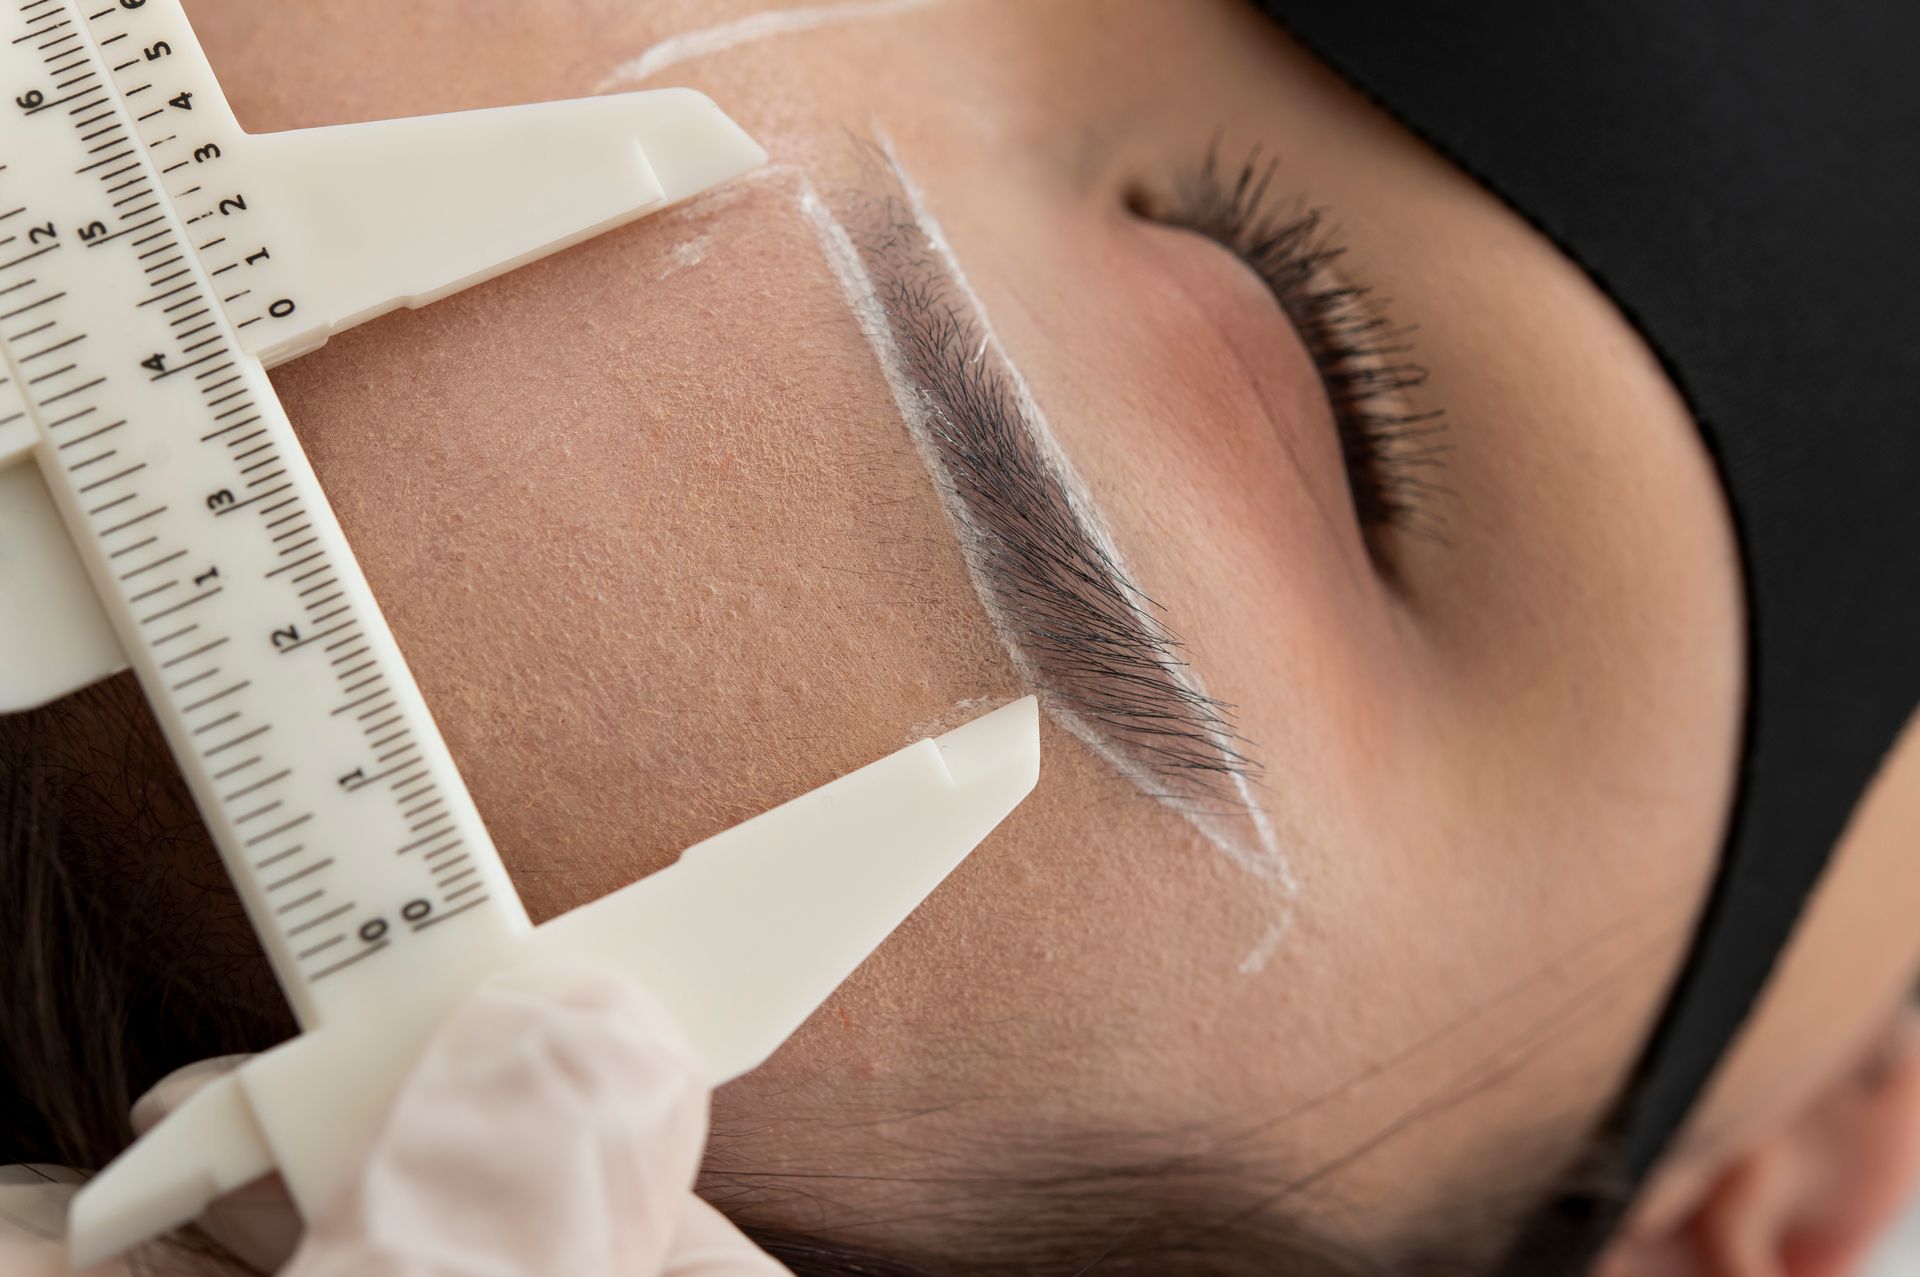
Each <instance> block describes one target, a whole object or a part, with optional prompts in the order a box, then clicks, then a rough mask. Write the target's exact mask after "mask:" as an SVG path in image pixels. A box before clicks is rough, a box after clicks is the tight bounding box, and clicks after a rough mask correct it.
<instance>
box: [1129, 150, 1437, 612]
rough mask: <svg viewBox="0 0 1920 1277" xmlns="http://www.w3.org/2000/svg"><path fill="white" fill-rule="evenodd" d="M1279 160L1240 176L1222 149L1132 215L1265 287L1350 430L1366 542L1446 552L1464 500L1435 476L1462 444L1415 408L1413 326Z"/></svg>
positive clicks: (1258, 163) (1346, 439) (1344, 433)
mask: <svg viewBox="0 0 1920 1277" xmlns="http://www.w3.org/2000/svg"><path fill="white" fill-rule="evenodd" d="M1278 176H1279V163H1278V161H1277V160H1273V159H1271V158H1267V157H1264V156H1263V154H1262V152H1261V151H1260V149H1259V148H1257V147H1256V148H1254V149H1253V150H1252V151H1250V152H1249V153H1248V155H1247V157H1246V159H1245V160H1244V161H1243V162H1242V163H1241V165H1240V166H1239V168H1238V169H1236V170H1234V171H1232V173H1231V174H1230V175H1229V174H1228V173H1227V172H1224V171H1223V170H1222V168H1221V166H1220V160H1219V148H1218V145H1217V144H1215V145H1212V146H1209V148H1208V149H1207V151H1206V152H1205V154H1204V156H1203V158H1202V159H1201V160H1200V162H1199V163H1198V164H1196V165H1194V166H1192V167H1191V168H1189V169H1187V170H1185V171H1183V172H1182V173H1180V174H1179V175H1178V176H1177V177H1176V179H1175V180H1174V182H1173V184H1172V191H1171V194H1170V196H1169V197H1168V198H1166V199H1164V200H1159V201H1156V200H1154V199H1153V198H1151V197H1150V196H1148V195H1145V194H1136V195H1134V196H1133V197H1132V198H1131V199H1130V200H1129V205H1130V207H1131V208H1132V209H1133V210H1134V211H1135V212H1136V213H1137V214H1138V215H1140V216H1142V217H1145V218H1147V219H1149V220H1152V221H1155V222H1159V223H1161V224H1162V225H1167V226H1173V227H1177V228H1179V229H1183V230H1188V231H1192V232H1194V233H1195V234H1198V235H1202V236H1205V237H1206V238H1208V239H1210V240H1212V241H1214V242H1215V243H1217V244H1219V245H1220V246H1221V247H1222V248H1225V249H1226V250H1227V251H1229V252H1231V253H1233V254H1234V255H1235V256H1236V257H1238V258H1239V259H1240V260H1241V262H1242V263H1244V264H1245V265H1246V266H1247V268H1248V269H1249V270H1250V271H1252V272H1253V273H1254V274H1255V275H1256V276H1258V277H1259V278H1260V279H1261V280H1262V282H1264V283H1265V284H1266V286H1267V288H1268V290H1269V291H1270V292H1271V294H1272V295H1273V298H1274V300H1275V302H1277V303H1278V304H1279V306H1280V308H1281V310H1282V311H1283V312H1285V314H1286V316H1287V318H1288V320H1289V321H1290V322H1291V323H1292V324H1293V327H1294V331H1295V332H1296V333H1297V334H1298V335H1299V337H1300V340H1301V341H1302V342H1303V343H1304V344H1305V345H1306V347H1307V350H1308V352H1309V353H1310V354H1311V355H1312V356H1313V361H1314V367H1315V370H1316V371H1317V373H1318V374H1319V377H1320V384H1321V387H1322V389H1323V391H1324V392H1325V395H1326V399H1327V405H1328V408H1329V409H1330V411H1331V413H1332V415H1333V421H1334V425H1335V427H1336V429H1337V430H1338V431H1339V435H1340V444H1341V453H1342V458H1343V460H1344V461H1345V464H1346V468H1347V481H1348V489H1349V492H1350V494H1351V496H1352V499H1353V506H1354V515H1355V518H1356V519H1357V520H1358V521H1359V523H1360V525H1361V527H1362V529H1363V531H1365V530H1369V529H1383V528H1384V529H1395V530H1402V531H1406V532H1409V533H1411V534H1413V535H1416V536H1421V537H1423V538H1425V539H1428V540H1433V541H1437V542H1442V543H1444V540H1445V538H1444V535H1443V525H1442V522H1441V519H1440V509H1439V507H1440V506H1441V505H1442V503H1443V502H1444V501H1445V500H1446V499H1449V498H1451V497H1452V496H1453V493H1452V491H1451V490H1450V489H1448V488H1447V487H1445V486H1444V485H1443V484H1441V483H1440V482H1439V481H1438V479H1437V478H1436V477H1435V474H1436V472H1437V471H1438V470H1439V469H1440V468H1441V467H1442V466H1443V465H1444V462H1445V458H1446V454H1447V453H1448V452H1449V451H1450V450H1451V447H1452V444H1451V441H1450V439H1449V436H1448V423H1447V419H1446V416H1445V413H1444V410H1441V409H1437V408H1420V407H1416V406H1415V405H1414V404H1413V402H1412V400H1411V397H1410V393H1409V392H1411V391H1413V390H1415V389H1416V388H1417V387H1419V386H1421V385H1423V384H1424V383H1425V381H1426V379H1427V370H1426V368H1425V366H1424V365H1422V364H1420V363H1418V362H1416V361H1415V360H1414V359H1412V358H1411V355H1412V353H1413V343H1412V335H1413V331H1414V329H1413V327H1412V326H1411V325H1401V324H1396V323H1394V322H1392V321H1391V320H1390V319H1389V317H1388V316H1387V314H1386V305H1385V303H1384V302H1382V301H1380V300H1379V299H1378V298H1376V297H1375V296H1374V294H1373V290H1372V289H1371V288H1370V287H1369V286H1367V285H1366V284H1365V283H1363V282H1360V281H1358V280H1355V279H1353V278H1352V277H1351V273H1350V272H1349V271H1347V270H1346V269H1344V268H1343V266H1342V265H1341V259H1342V258H1343V257H1344V255H1345V253H1346V249H1345V248H1344V247H1343V246H1341V245H1340V244H1338V243H1337V242H1335V240H1334V237H1333V234H1332V232H1331V230H1330V229H1329V227H1328V226H1327V215H1326V210H1325V209H1323V208H1315V207H1309V206H1307V205H1306V204H1305V203H1304V202H1303V201H1299V200H1291V199H1284V198H1282V197H1281V196H1280V195H1279V193H1278V192H1277V189H1276V183H1277V179H1278ZM1367 543H1368V549H1369V552H1370V553H1372V554H1373V556H1374V559H1375V562H1376V564H1378V565H1379V566H1380V567H1381V568H1382V570H1383V571H1385V572H1386V573H1387V574H1388V575H1390V576H1391V575H1392V574H1393V570H1394V568H1393V563H1392V560H1391V559H1390V558H1389V557H1388V556H1386V555H1385V553H1384V551H1383V549H1382V548H1381V546H1380V545H1379V543H1378V542H1377V541H1376V539H1375V538H1374V537H1372V536H1369V537H1368V538H1367Z"/></svg>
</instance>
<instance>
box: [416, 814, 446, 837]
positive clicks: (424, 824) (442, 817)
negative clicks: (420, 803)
mask: <svg viewBox="0 0 1920 1277" xmlns="http://www.w3.org/2000/svg"><path fill="white" fill-rule="evenodd" d="M445 819H447V816H446V814H445V813H442V814H440V815H438V816H429V817H427V818H426V819H425V820H423V821H421V822H420V823H419V824H417V825H408V826H407V832H408V833H410V834H417V833H419V832H420V831H421V830H422V829H425V828H427V827H428V826H429V825H436V824H438V823H440V822H441V821H442V820H445Z"/></svg>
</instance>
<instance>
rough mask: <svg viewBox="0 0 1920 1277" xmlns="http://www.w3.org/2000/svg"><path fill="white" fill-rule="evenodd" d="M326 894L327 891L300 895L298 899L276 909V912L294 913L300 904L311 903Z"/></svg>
mask: <svg viewBox="0 0 1920 1277" xmlns="http://www.w3.org/2000/svg"><path fill="white" fill-rule="evenodd" d="M326 894H327V893H326V892H324V891H315V892H311V893H309V894H307V895H304V896H302V897H300V898H299V899H298V900H295V901H292V902H290V903H288V904H284V905H281V906H280V907H279V908H278V909H275V910H274V912H275V913H292V912H293V911H294V910H295V909H298V908H299V907H300V906H302V905H310V904H312V903H313V902H314V901H316V900H318V899H319V898H320V897H322V896H324V895H326Z"/></svg>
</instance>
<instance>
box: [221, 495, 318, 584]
mask: <svg viewBox="0 0 1920 1277" xmlns="http://www.w3.org/2000/svg"><path fill="white" fill-rule="evenodd" d="M288 486H289V487H291V486H292V485H291V484H289V485H288ZM233 508H234V507H233V506H228V507H227V509H229V510H231V509H233ZM326 553H327V552H326V551H325V550H315V551H314V552H313V553H312V554H309V555H307V556H306V557H305V558H303V559H295V560H294V561H293V562H291V563H282V564H281V565H280V566H279V567H277V568H275V569H273V571H271V572H269V573H267V576H268V577H276V576H279V575H280V574H281V573H282V572H290V571H292V570H293V569H294V568H297V567H299V566H300V565H301V564H303V563H311V562H313V561H314V560H315V559H319V558H324V557H325V556H326Z"/></svg>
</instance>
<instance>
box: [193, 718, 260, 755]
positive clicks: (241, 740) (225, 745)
mask: <svg viewBox="0 0 1920 1277" xmlns="http://www.w3.org/2000/svg"><path fill="white" fill-rule="evenodd" d="M272 730H273V724H272V723H263V724H261V725H260V726H259V727H256V728H254V729H253V730H252V731H250V732H245V733H242V734H241V735H239V736H236V737H234V738H233V739H232V740H230V741H222V742H221V743H220V744H218V745H215V746H214V747H213V748H212V749H209V750H208V751H207V752H206V753H205V754H203V755H201V757H203V758H212V757H213V756H214V755H215V754H218V753H221V752H223V751H225V750H229V749H232V748H233V747H234V746H235V745H244V744H246V742H248V741H250V740H252V739H254V738H255V737H257V736H261V735H264V734H265V733H267V732H269V731H272ZM253 761H254V762H256V763H257V762H259V761H260V760H259V759H258V758H255V759H254V760H253Z"/></svg>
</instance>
